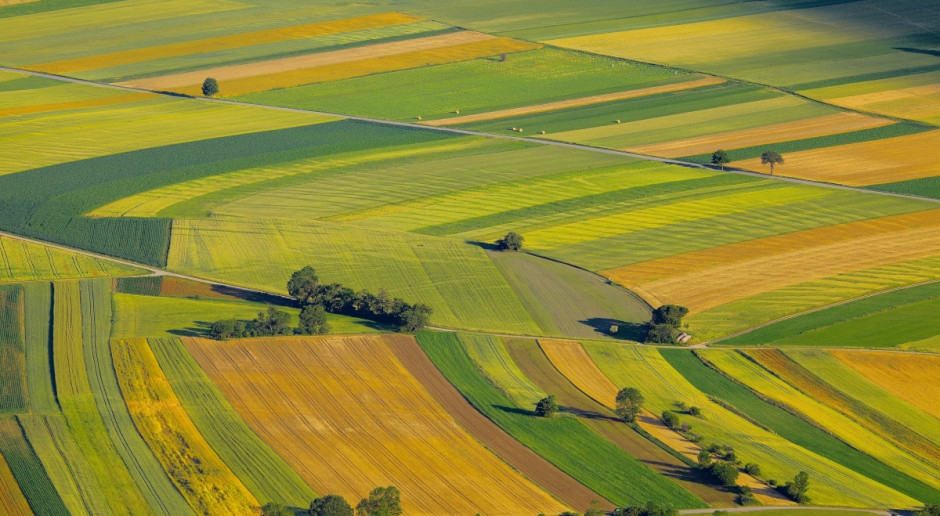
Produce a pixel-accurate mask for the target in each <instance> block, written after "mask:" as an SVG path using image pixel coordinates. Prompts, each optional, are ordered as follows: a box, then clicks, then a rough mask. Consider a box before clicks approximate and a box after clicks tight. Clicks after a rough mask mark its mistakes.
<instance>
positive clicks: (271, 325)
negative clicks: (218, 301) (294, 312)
mask: <svg viewBox="0 0 940 516" xmlns="http://www.w3.org/2000/svg"><path fill="white" fill-rule="evenodd" d="M295 332H297V333H300V332H299V331H295V330H294V329H293V328H291V326H290V314H288V313H287V312H284V311H282V310H278V309H277V308H274V307H273V306H272V307H269V308H268V310H267V311H265V312H258V316H257V317H255V318H254V319H253V320H251V321H241V320H238V319H222V320H220V321H215V322H214V323H212V324H211V325H210V326H209V337H210V338H213V339H216V340H226V339H239V338H242V337H268V336H272V335H290V334H291V333H295Z"/></svg>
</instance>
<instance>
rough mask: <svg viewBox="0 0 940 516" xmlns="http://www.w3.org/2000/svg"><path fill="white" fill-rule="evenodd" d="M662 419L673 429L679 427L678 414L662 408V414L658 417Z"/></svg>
mask: <svg viewBox="0 0 940 516" xmlns="http://www.w3.org/2000/svg"><path fill="white" fill-rule="evenodd" d="M660 419H662V420H663V424H664V425H666V426H668V427H669V428H672V429H673V430H675V429H676V428H679V415H678V414H676V413H675V412H672V411H671V410H664V411H663V415H662V416H661V417H660Z"/></svg>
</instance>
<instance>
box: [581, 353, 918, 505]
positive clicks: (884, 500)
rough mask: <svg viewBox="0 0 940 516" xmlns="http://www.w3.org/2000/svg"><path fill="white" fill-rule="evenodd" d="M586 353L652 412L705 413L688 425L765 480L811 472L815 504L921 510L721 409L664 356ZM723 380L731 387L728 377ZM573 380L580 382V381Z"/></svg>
mask: <svg viewBox="0 0 940 516" xmlns="http://www.w3.org/2000/svg"><path fill="white" fill-rule="evenodd" d="M584 347H585V350H586V351H587V352H588V355H589V356H590V358H591V360H592V361H593V362H594V364H596V366H597V367H598V368H600V369H601V371H602V372H603V373H604V375H605V376H607V377H608V378H609V379H610V381H611V382H613V383H614V385H618V386H635V387H637V388H639V389H640V390H641V392H642V393H643V395H644V397H645V398H646V407H647V408H648V409H649V410H650V411H651V412H653V413H659V412H661V411H663V410H675V407H676V405H675V403H676V402H677V401H681V402H683V403H685V404H686V406H697V407H699V408H700V409H701V411H702V413H703V414H704V415H705V417H704V418H695V419H691V420H687V421H688V422H689V423H690V424H691V425H692V427H693V432H695V433H697V434H699V435H702V436H703V437H704V439H705V442H707V443H712V442H715V443H719V444H730V445H732V446H734V449H735V451H736V452H737V455H738V457H739V458H740V459H741V460H742V462H745V463H747V462H755V463H758V464H760V467H761V471H762V472H763V473H762V477H763V478H773V479H776V480H778V481H782V480H785V479H788V478H792V477H793V475H795V474H796V472H798V471H807V472H809V474H810V476H811V477H812V478H814V479H817V480H818V481H817V482H815V483H814V487H813V499H814V502H815V503H819V504H825V505H844V506H853V507H865V506H867V507H876V506H885V505H893V506H913V505H915V504H917V502H916V501H915V500H914V499H913V498H911V497H909V496H907V495H904V494H901V493H900V492H898V491H896V490H893V489H891V488H888V487H886V486H884V485H882V484H879V483H878V482H876V481H874V480H871V479H870V478H867V477H865V476H863V475H862V474H860V473H858V472H856V471H854V470H852V469H850V468H848V467H846V466H843V465H841V464H838V463H836V462H834V461H832V460H830V459H828V458H825V457H823V456H821V455H819V454H817V453H815V452H813V451H810V450H807V449H806V448H804V447H802V446H799V445H797V444H795V443H793V442H791V441H789V440H787V439H785V438H784V437H782V436H780V435H778V434H776V433H774V432H772V431H769V430H766V429H765V428H763V427H761V426H758V425H757V424H755V423H753V422H752V421H750V420H748V419H746V418H745V417H742V416H741V415H739V414H736V413H734V412H732V411H730V410H728V409H727V408H725V407H723V406H721V405H719V404H717V403H715V402H714V401H713V400H712V399H711V398H710V397H709V396H708V395H707V394H706V393H705V392H702V391H700V390H699V389H698V388H696V387H695V386H694V385H693V384H692V383H690V382H689V380H688V379H686V378H685V377H683V375H682V374H681V373H680V372H679V371H677V370H676V369H675V368H674V367H673V366H672V365H671V364H670V362H669V361H667V360H666V359H665V358H664V357H663V355H662V354H661V353H660V351H659V350H656V349H649V348H641V347H625V346H622V345H617V344H610V343H601V342H586V343H585V344H584ZM684 353H688V352H687V351H686V352H684ZM706 371H710V370H708V369H706ZM712 373H714V372H713V371H712ZM716 376H717V374H716ZM712 378H713V379H714V377H712ZM718 378H721V379H724V380H725V381H727V380H726V379H725V378H724V377H722V376H718ZM569 379H571V380H572V381H573V382H577V381H578V378H569ZM731 385H737V384H734V383H732V384H731ZM739 387H740V386H739ZM755 400H757V401H760V400H759V399H757V398H755ZM765 405H766V404H765ZM766 406H767V407H770V405H766ZM735 408H737V407H735Z"/></svg>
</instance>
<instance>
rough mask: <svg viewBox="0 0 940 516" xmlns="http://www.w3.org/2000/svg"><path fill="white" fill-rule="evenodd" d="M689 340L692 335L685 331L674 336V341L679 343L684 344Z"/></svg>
mask: <svg viewBox="0 0 940 516" xmlns="http://www.w3.org/2000/svg"><path fill="white" fill-rule="evenodd" d="M690 340H692V336H691V335H689V334H688V333H685V332H682V333H680V334H679V336H678V337H676V342H678V343H679V344H685V343H686V342H688V341H690Z"/></svg>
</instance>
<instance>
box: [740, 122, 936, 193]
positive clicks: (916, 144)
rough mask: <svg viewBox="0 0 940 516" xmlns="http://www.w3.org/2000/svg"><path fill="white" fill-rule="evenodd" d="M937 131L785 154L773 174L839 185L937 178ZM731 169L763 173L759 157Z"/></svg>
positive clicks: (862, 184) (765, 167)
mask: <svg viewBox="0 0 940 516" xmlns="http://www.w3.org/2000/svg"><path fill="white" fill-rule="evenodd" d="M938 141H940V130H935V131H926V132H923V133H917V134H912V135H908V136H898V137H896V138H885V139H883V140H872V141H868V142H861V143H850V144H846V145H839V146H836V147H824V148H820V149H812V150H807V151H800V152H793V153H788V154H785V155H784V156H783V157H784V159H785V162H784V163H783V164H782V165H778V166H777V168H776V170H775V173H777V174H780V175H784V176H789V177H798V178H801V179H811V180H813V181H825V182H828V183H840V184H845V185H849V186H867V185H875V184H881V183H894V182H897V181H907V180H910V179H920V178H924V177H931V176H935V175H937V161H938V160H940V145H937V142H938ZM734 166H735V167H738V168H743V169H745V170H753V171H755V172H765V173H766V172H767V170H768V169H767V166H766V165H762V164H761V162H760V158H755V159H749V160H745V161H736V162H735V163H734Z"/></svg>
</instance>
